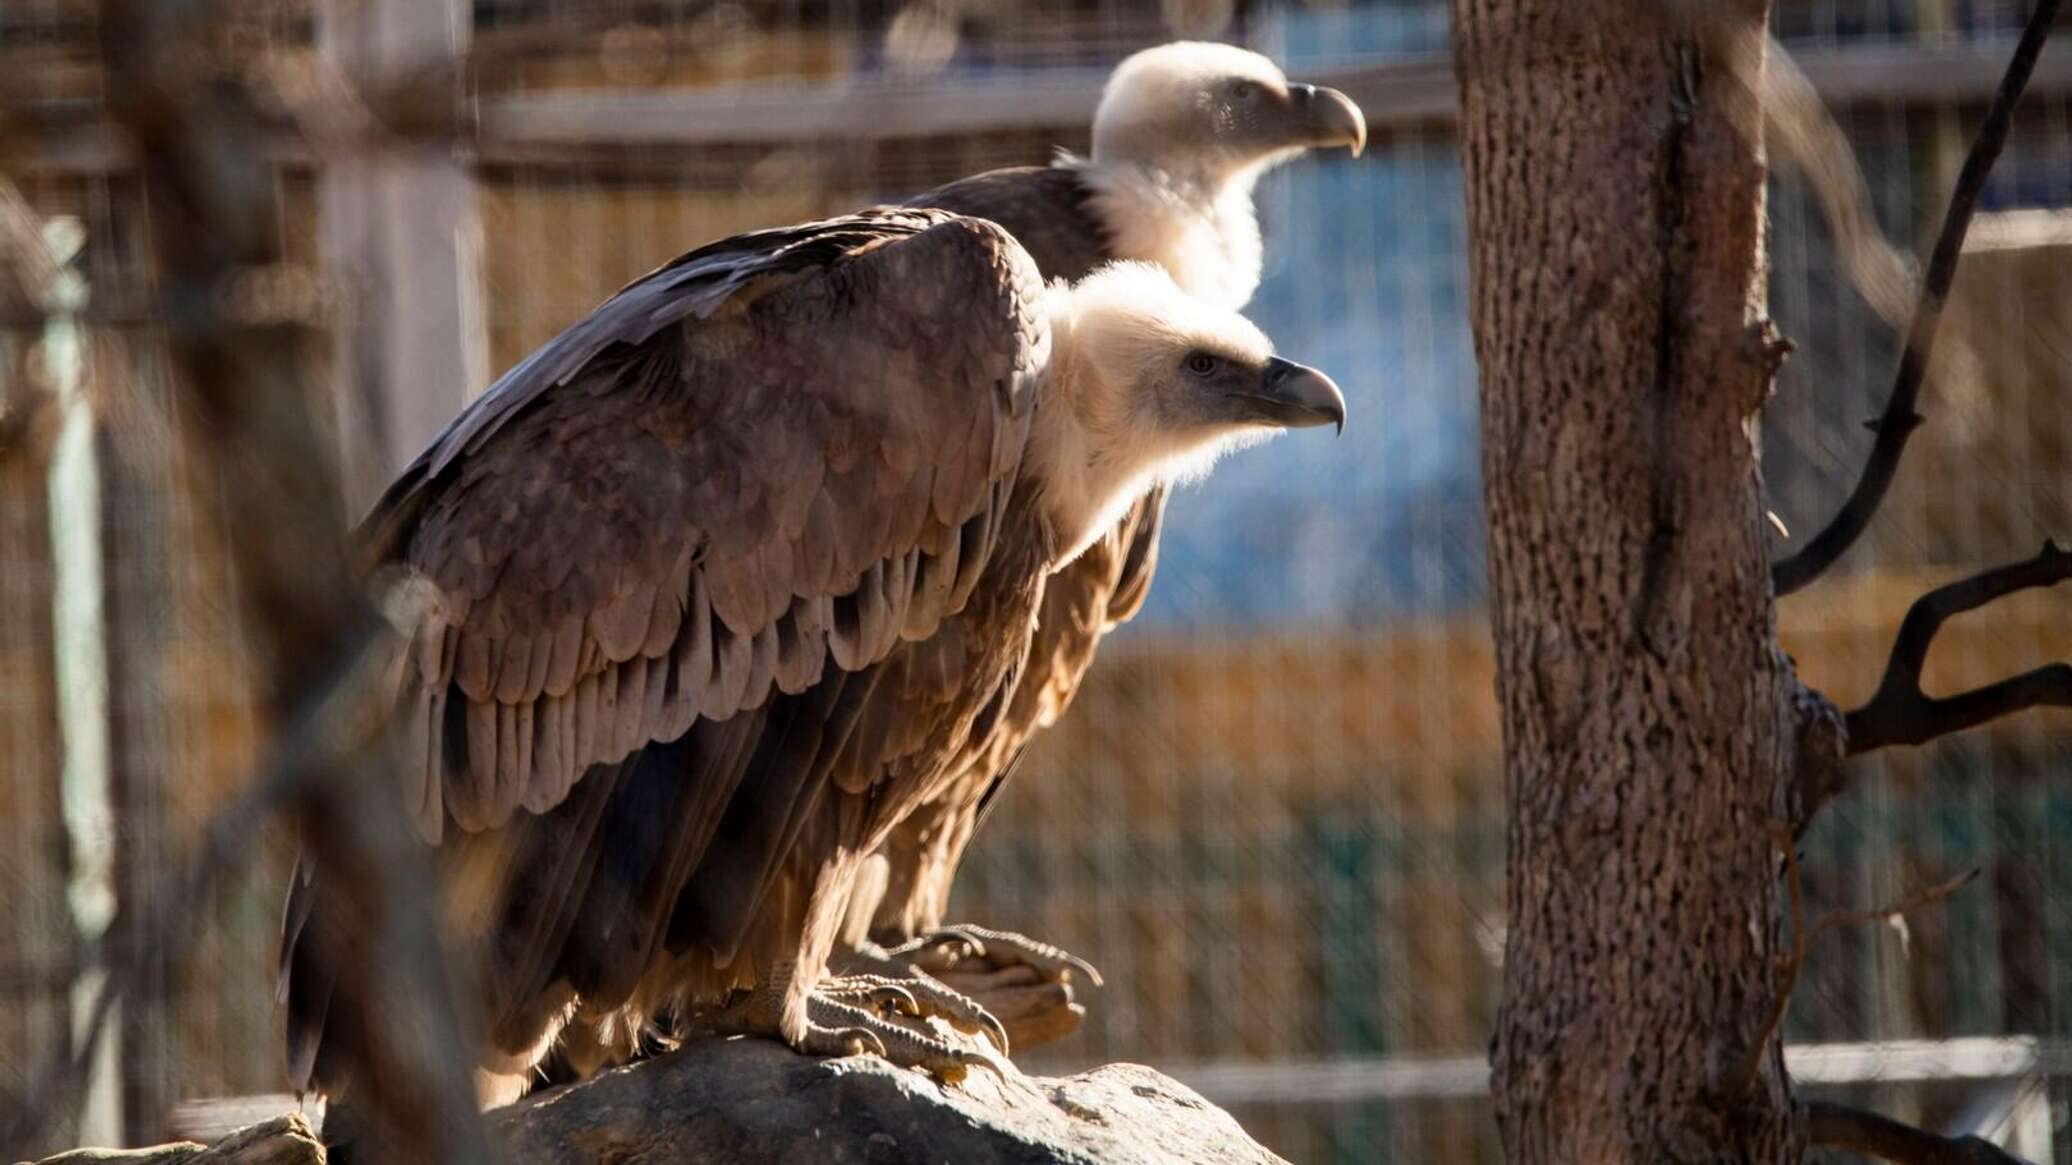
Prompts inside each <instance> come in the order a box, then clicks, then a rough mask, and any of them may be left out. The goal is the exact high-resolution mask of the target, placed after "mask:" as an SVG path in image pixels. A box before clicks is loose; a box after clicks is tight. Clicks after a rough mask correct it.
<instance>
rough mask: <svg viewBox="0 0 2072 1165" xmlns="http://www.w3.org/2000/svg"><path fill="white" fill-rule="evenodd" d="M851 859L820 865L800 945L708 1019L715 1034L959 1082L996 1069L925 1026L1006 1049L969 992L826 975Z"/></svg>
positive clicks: (996, 1024)
mask: <svg viewBox="0 0 2072 1165" xmlns="http://www.w3.org/2000/svg"><path fill="white" fill-rule="evenodd" d="M854 872H855V863H854V861H853V860H847V859H845V860H838V861H834V862H830V863H828V864H827V865H825V866H823V867H822V868H821V869H820V871H819V872H818V874H817V875H816V876H815V877H814V879H813V888H812V892H811V893H810V894H809V896H808V898H807V903H808V905H807V908H806V920H805V921H806V925H805V927H804V930H803V936H802V941H800V942H799V944H798V946H797V947H796V948H795V949H794V950H793V951H792V952H790V953H789V955H788V956H787V957H783V958H780V959H779V960H778V961H777V965H776V966H774V967H772V968H771V969H770V973H769V974H768V975H767V976H765V977H764V979H763V981H762V982H761V983H760V984H758V985H757V987H756V989H755V990H754V991H753V992H751V993H750V994H749V996H748V997H747V998H746V999H743V1000H742V1001H741V1002H739V1003H737V1004H735V1005H733V1006H732V1007H729V1008H727V1009H726V1010H725V1011H723V1012H721V1013H720V1014H719V1015H717V1016H715V1017H714V1019H713V1027H714V1028H715V1029H716V1030H718V1031H720V1032H723V1033H735V1034H748V1035H766V1036H776V1037H778V1038H779V1039H782V1040H784V1041H785V1042H786V1043H788V1044H790V1045H791V1046H792V1047H794V1048H796V1049H798V1050H799V1051H801V1052H804V1053H805V1054H807V1055H809V1056H854V1055H861V1054H864V1053H866V1052H868V1053H873V1054H876V1055H879V1056H883V1057H884V1058H885V1059H887V1060H890V1061H892V1062H893V1063H894V1064H897V1065H899V1066H900V1067H902V1068H920V1069H923V1070H925V1071H927V1072H929V1073H932V1074H933V1075H936V1076H939V1077H941V1078H943V1079H944V1080H947V1081H951V1082H955V1081H958V1080H962V1079H963V1078H964V1076H965V1075H966V1074H967V1073H969V1072H970V1070H971V1069H972V1068H975V1067H977V1068H986V1069H989V1070H991V1071H993V1072H994V1073H996V1074H997V1073H999V1072H1000V1066H999V1065H998V1064H996V1063H994V1061H993V1060H992V1058H991V1057H989V1056H987V1055H985V1054H984V1053H982V1052H979V1051H974V1050H968V1049H966V1048H961V1047H956V1046H953V1045H952V1044H951V1043H949V1042H948V1041H946V1040H944V1039H943V1038H941V1037H940V1036H939V1035H937V1034H936V1033H935V1031H934V1029H932V1028H929V1027H928V1026H927V1023H928V1021H929V1020H930V1019H931V1018H936V1017H940V1018H942V1019H946V1020H949V1021H951V1022H952V1023H962V1024H965V1025H968V1026H972V1027H977V1028H979V1029H981V1030H984V1031H985V1032H986V1033H987V1035H988V1036H989V1037H991V1038H993V1039H994V1040H995V1041H996V1042H997V1043H998V1044H999V1045H1000V1046H1001V1049H1002V1051H1005V1044H1006V1042H1007V1035H1006V1032H1005V1029H1004V1028H1002V1026H1001V1024H1000V1021H998V1020H996V1019H994V1018H993V1017H992V1016H991V1015H988V1014H987V1013H986V1011H985V1009H984V1008H982V1007H980V1006H979V1005H978V1004H977V1003H974V1002H973V1001H971V1000H970V999H968V998H965V997H964V996H962V995H959V994H958V993H957V992H955V991H952V990H950V989H948V988H946V987H944V986H943V985H942V984H940V983H935V982H933V981H924V980H923V979H921V978H912V979H901V980H899V981H898V982H894V981H893V980H891V979H888V978H885V977H883V976H851V977H846V978H829V977H827V976H826V975H825V968H826V966H827V958H828V954H829V950H830V948H831V947H832V946H833V945H834V940H835V938H836V936H837V935H838V933H839V931H840V927H841V922H842V916H843V913H844V910H845V908H846V906H847V903H848V884H849V881H850V879H851V878H852V877H853V875H854Z"/></svg>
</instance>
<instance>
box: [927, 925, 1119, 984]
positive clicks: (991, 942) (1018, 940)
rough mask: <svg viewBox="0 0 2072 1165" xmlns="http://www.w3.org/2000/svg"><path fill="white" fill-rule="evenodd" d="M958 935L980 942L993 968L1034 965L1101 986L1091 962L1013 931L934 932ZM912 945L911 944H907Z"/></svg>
mask: <svg viewBox="0 0 2072 1165" xmlns="http://www.w3.org/2000/svg"><path fill="white" fill-rule="evenodd" d="M935 933H936V934H938V935H941V934H957V935H960V936H963V937H965V938H967V939H970V940H973V941H976V942H978V943H980V944H982V945H983V947H984V951H985V953H984V954H983V955H982V956H980V957H983V958H984V959H985V960H986V961H987V962H989V963H991V964H993V965H994V966H995V967H1012V966H1017V965H1019V966H1026V967H1031V968H1034V969H1035V970H1037V971H1039V972H1041V973H1042V974H1044V975H1046V976H1049V977H1050V978H1053V979H1059V980H1064V979H1067V978H1069V977H1070V976H1071V974H1073V973H1077V974H1079V975H1082V976H1084V977H1085V978H1086V981H1087V982H1089V983H1091V984H1093V985H1094V986H1096V987H1099V986H1102V982H1101V972H1100V971H1099V970H1098V969H1096V968H1095V967H1094V965H1093V964H1092V963H1089V962H1087V961H1086V960H1085V959H1082V958H1080V957H1079V956H1078V955H1075V954H1073V953H1072V952H1070V951H1067V950H1063V949H1061V948H1058V947H1054V946H1052V945H1051V944H1049V943H1047V942H1043V941H1041V940H1039V939H1033V938H1030V937H1028V936H1027V935H1020V934H1015V933H1013V932H1012V931H1004V930H990V929H988V928H986V927H982V926H970V925H959V926H954V927H946V928H944V929H943V930H939V931H936V932H935ZM909 945H911V944H909Z"/></svg>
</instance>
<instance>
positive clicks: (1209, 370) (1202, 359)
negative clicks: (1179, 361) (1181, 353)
mask: <svg viewBox="0 0 2072 1165" xmlns="http://www.w3.org/2000/svg"><path fill="white" fill-rule="evenodd" d="M1221 367H1223V362H1222V361H1221V360H1218V359H1216V358H1215V357H1214V356H1211V355H1209V354H1208V353H1207V352H1196V353H1195V354H1194V355H1192V356H1189V357H1188V358H1187V371H1189V372H1192V373H1194V374H1195V375H1196V376H1204V377H1206V376H1214V375H1216V370H1217V369H1218V368H1221Z"/></svg>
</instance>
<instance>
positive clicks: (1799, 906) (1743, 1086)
mask: <svg viewBox="0 0 2072 1165" xmlns="http://www.w3.org/2000/svg"><path fill="white" fill-rule="evenodd" d="M1770 840H1771V841H1772V842H1774V843H1775V844H1776V845H1777V847H1778V848H1779V849H1781V850H1783V851H1784V885H1785V892H1786V893H1787V894H1788V895H1789V896H1790V903H1791V934H1792V940H1791V953H1790V954H1788V955H1786V956H1784V958H1783V959H1782V960H1781V963H1782V969H1783V971H1784V983H1783V985H1782V986H1780V987H1778V989H1777V996H1776V998H1775V999H1773V1000H1772V1001H1771V1003H1770V1014H1769V1015H1768V1016H1767V1017H1766V1018H1765V1019H1764V1020H1763V1026H1762V1030H1761V1031H1760V1032H1759V1033H1758V1034H1757V1036H1756V1038H1755V1040H1754V1041H1753V1042H1751V1043H1750V1044H1749V1046H1748V1050H1747V1051H1746V1052H1744V1053H1743V1054H1742V1058H1741V1062H1740V1063H1739V1064H1738V1065H1737V1066H1736V1068H1735V1070H1734V1073H1733V1075H1731V1076H1729V1077H1727V1082H1726V1085H1725V1086H1724V1087H1723V1088H1721V1089H1720V1093H1719V1094H1720V1096H1722V1097H1723V1098H1725V1099H1727V1100H1739V1099H1740V1098H1741V1097H1744V1096H1746V1095H1748V1090H1749V1089H1750V1088H1751V1087H1753V1086H1754V1085H1755V1081H1756V1077H1757V1075H1758V1074H1759V1073H1760V1072H1761V1070H1762V1063H1763V1052H1764V1049H1766V1048H1767V1047H1769V1044H1770V1039H1771V1037H1773V1036H1775V1035H1776V1034H1777V1031H1778V1029H1779V1028H1781V1027H1782V1026H1783V1025H1784V1013H1785V1012H1786V1011H1787V1010H1788V1009H1789V1008H1790V1006H1791V995H1792V992H1793V991H1794V990H1796V989H1797V988H1798V985H1799V973H1800V971H1801V970H1803V969H1804V968H1805V965H1806V948H1807V946H1808V945H1810V944H1811V942H1812V941H1813V940H1814V939H1816V938H1818V937H1820V936H1821V935H1822V934H1825V933H1826V932H1828V931H1830V930H1833V929H1835V928H1837V927H1843V926H1854V925H1857V924H1859V923H1869V922H1886V921H1889V920H1891V919H1894V918H1898V917H1900V916H1901V915H1904V914H1910V913H1912V912H1913V911H1916V910H1919V909H1921V908H1922V907H1924V906H1930V905H1933V904H1934V903H1937V902H1941V901H1942V900H1943V899H1945V898H1948V897H1949V896H1950V895H1952V894H1955V893H1956V892H1957V891H1959V890H1962V889H1963V888H1964V887H1966V886H1968V885H1970V884H1971V882H1972V880H1973V879H1975V878H1977V877H1978V876H1979V868H1978V867H1976V866H1974V867H1972V868H1971V869H1969V870H1966V871H1965V872H1963V873H1961V874H1959V875H1957V876H1956V877H1954V878H1949V879H1946V880H1944V881H1941V882H1937V883H1936V884H1935V885H1933V886H1930V887H1928V888H1927V889H1925V890H1922V891H1920V892H1918V893H1915V894H1910V895H1908V896H1907V897H1905V898H1902V899H1900V900H1899V901H1898V902H1895V903H1893V904H1892V905H1890V906H1885V907H1881V908H1879V909H1876V910H1835V911H1830V912H1829V913H1828V914H1827V915H1826V916H1825V917H1823V918H1822V919H1821V920H1820V921H1819V922H1818V923H1816V924H1814V925H1812V926H1808V925H1806V888H1805V879H1804V878H1803V877H1802V876H1801V875H1800V873H1799V849H1798V844H1797V842H1798V837H1797V831H1796V830H1794V829H1793V828H1792V827H1791V826H1790V825H1788V824H1785V823H1782V822H1773V823H1772V824H1771V826H1770Z"/></svg>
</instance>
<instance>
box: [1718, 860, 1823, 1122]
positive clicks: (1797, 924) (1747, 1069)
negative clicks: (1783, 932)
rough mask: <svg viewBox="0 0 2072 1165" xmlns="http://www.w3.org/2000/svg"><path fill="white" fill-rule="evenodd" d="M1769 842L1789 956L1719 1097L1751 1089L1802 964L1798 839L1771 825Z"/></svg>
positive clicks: (1802, 891)
mask: <svg viewBox="0 0 2072 1165" xmlns="http://www.w3.org/2000/svg"><path fill="white" fill-rule="evenodd" d="M1770 840H1771V841H1773V842H1775V843H1776V845H1777V847H1778V848H1779V849H1782V850H1783V851H1784V884H1785V889H1786V892H1787V893H1789V894H1790V895H1791V954H1789V955H1786V956H1785V958H1784V985H1783V986H1781V987H1779V988H1778V989H1777V997H1776V998H1775V999H1772V1000H1771V1001H1770V1014H1769V1015H1768V1016H1767V1017H1765V1018H1764V1019H1763V1028H1762V1031H1761V1032H1760V1033H1758V1034H1757V1036H1756V1038H1755V1041H1754V1042H1753V1043H1751V1044H1749V1045H1748V1050H1747V1051H1746V1052H1744V1053H1742V1057H1741V1063H1740V1064H1739V1065H1738V1066H1736V1067H1735V1069H1734V1074H1733V1075H1732V1076H1730V1077H1728V1078H1727V1081H1728V1083H1727V1087H1726V1088H1725V1089H1724V1090H1722V1093H1721V1094H1722V1095H1724V1096H1726V1097H1728V1098H1730V1099H1733V1100H1737V1101H1738V1100H1740V1099H1741V1098H1742V1097H1744V1096H1747V1095H1748V1090H1749V1089H1750V1088H1752V1087H1754V1086H1755V1080H1756V1074H1757V1073H1758V1072H1760V1071H1762V1066H1763V1050H1764V1049H1765V1048H1767V1047H1769V1046H1770V1037H1772V1036H1774V1035H1776V1034H1777V1029H1778V1028H1780V1027H1782V1026H1783V1025H1784V1013H1785V1010H1786V1009H1787V1008H1789V1007H1790V1006H1791V993H1792V992H1793V991H1795V990H1797V989H1798V985H1799V968H1801V967H1803V966H1805V965H1806V890H1805V883H1804V881H1803V880H1802V879H1801V878H1800V877H1799V847H1798V838H1797V836H1796V835H1795V834H1794V833H1793V831H1792V828H1791V827H1790V826H1788V825H1783V824H1778V823H1772V824H1771V826H1770Z"/></svg>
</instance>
